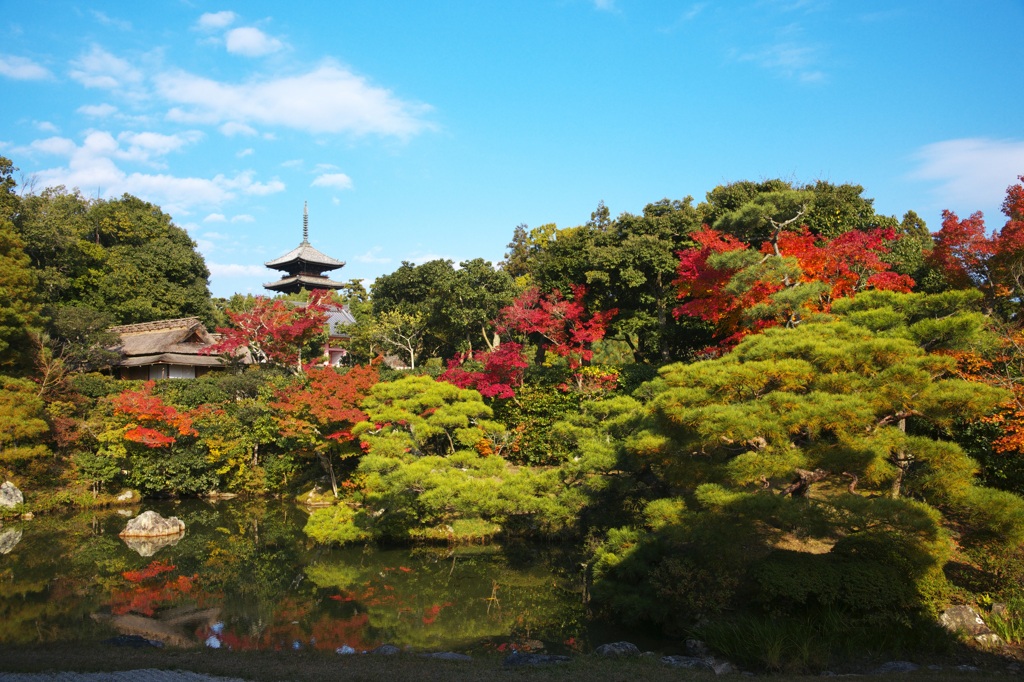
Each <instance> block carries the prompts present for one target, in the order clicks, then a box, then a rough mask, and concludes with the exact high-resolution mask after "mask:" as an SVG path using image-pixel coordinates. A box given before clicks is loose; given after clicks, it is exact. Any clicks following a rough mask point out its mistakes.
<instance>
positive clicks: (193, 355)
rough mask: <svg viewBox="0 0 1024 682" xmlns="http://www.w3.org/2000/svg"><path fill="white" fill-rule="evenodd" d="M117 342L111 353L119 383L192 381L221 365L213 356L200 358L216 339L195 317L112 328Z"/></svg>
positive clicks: (219, 360) (216, 357)
mask: <svg viewBox="0 0 1024 682" xmlns="http://www.w3.org/2000/svg"><path fill="white" fill-rule="evenodd" d="M110 331H112V332H114V333H115V334H117V335H118V336H119V337H120V338H121V340H120V343H118V345H117V346H115V347H114V349H113V350H115V351H117V352H119V353H120V354H121V359H120V360H119V361H118V362H117V363H115V364H114V375H115V376H117V377H118V378H120V379H146V380H148V379H194V378H195V377H197V376H202V375H203V374H205V373H207V372H209V371H211V370H217V369H223V368H224V364H223V362H222V361H221V359H220V357H218V356H216V355H203V354H201V353H200V351H202V350H203V349H204V348H207V347H208V346H211V345H212V344H213V343H214V342H215V341H216V339H215V338H214V336H213V335H212V334H210V332H208V331H206V327H205V326H203V323H202V322H200V321H199V318H197V317H182V318H179V319H176V320H158V321H156V322H142V323H140V324H127V325H123V326H120V327H112V328H111V330H110Z"/></svg>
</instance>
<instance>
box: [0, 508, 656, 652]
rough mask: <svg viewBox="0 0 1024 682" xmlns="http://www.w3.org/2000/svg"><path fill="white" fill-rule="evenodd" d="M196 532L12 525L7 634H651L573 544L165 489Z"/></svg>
mask: <svg viewBox="0 0 1024 682" xmlns="http://www.w3.org/2000/svg"><path fill="white" fill-rule="evenodd" d="M144 509H153V510H155V511H157V512H159V513H160V514H163V515H164V516H177V517H178V518H180V519H181V520H182V521H184V523H185V526H186V532H185V534H184V535H183V536H179V537H176V538H170V539H163V538H159V539H157V540H156V541H136V540H127V541H126V540H122V539H121V538H120V537H118V533H119V532H121V531H122V530H123V529H124V527H125V524H126V522H127V517H126V516H125V513H126V511H125V510H100V511H89V512H84V513H76V514H71V515H59V514H48V515H45V516H38V517H36V518H35V519H33V520H31V521H20V522H8V523H5V524H4V525H3V526H2V527H0V643H2V644H8V645H16V644H28V643H38V642H60V641H101V640H103V639H105V638H109V637H112V636H115V635H118V634H122V635H140V636H142V637H145V638H146V639H150V640H155V641H159V642H163V643H164V644H166V645H168V646H175V647H202V646H211V647H218V648H232V649H308V648H313V649H323V650H329V651H334V650H341V649H344V650H345V651H346V652H347V651H348V650H349V649H352V650H355V651H365V650H369V649H373V648H375V647H377V646H379V645H381V644H385V643H388V644H393V645H397V646H399V647H403V648H411V649H413V650H416V651H464V652H472V651H481V650H498V651H504V650H507V649H509V648H513V647H516V648H527V649H531V648H538V647H539V646H540V645H543V646H544V647H545V649H546V651H548V652H552V653H566V652H571V651H586V650H589V649H590V648H592V647H593V646H596V645H598V644H602V643H604V642H608V641H615V640H617V639H624V638H627V639H630V640H631V641H634V642H637V643H638V644H641V645H644V644H646V645H647V646H649V647H652V648H664V647H659V646H658V643H657V642H656V641H650V640H648V641H646V642H640V641H637V638H638V635H637V633H636V632H635V631H630V632H629V633H628V637H627V634H626V633H625V632H624V631H622V630H618V629H617V628H615V627H614V626H612V625H610V624H607V623H602V622H600V621H599V620H596V619H593V618H592V617H591V616H590V613H589V608H588V605H587V603H586V601H587V600H586V598H585V595H586V586H585V582H584V573H583V570H582V569H583V567H582V564H581V562H580V558H579V556H578V555H574V554H573V553H572V552H569V551H567V550H566V549H565V548H563V547H560V546H558V545H535V544H529V545H517V546H514V547H513V546H504V547H501V546H496V545H469V546H455V547H436V546H427V547H416V548H403V549H382V548H374V547H352V548H337V547H324V546H320V545H317V544H315V543H313V542H312V541H311V540H309V539H308V538H307V537H306V536H305V535H304V534H303V532H302V528H303V526H304V525H305V523H306V519H307V516H308V515H307V513H306V512H305V511H304V510H303V509H301V508H299V507H296V506H294V505H291V504H287V503H283V502H276V501H270V500H255V501H253V500H248V501H242V500H224V501H218V502H206V501H201V500H184V501H180V502H177V501H160V502H153V503H147V504H146V505H145V506H144V507H142V508H136V509H133V510H132V515H135V514H137V513H139V512H141V511H142V510H144Z"/></svg>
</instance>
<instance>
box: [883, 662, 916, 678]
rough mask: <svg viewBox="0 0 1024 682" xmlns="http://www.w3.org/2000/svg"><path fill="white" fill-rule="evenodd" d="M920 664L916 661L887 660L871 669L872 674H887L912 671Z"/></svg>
mask: <svg viewBox="0 0 1024 682" xmlns="http://www.w3.org/2000/svg"><path fill="white" fill-rule="evenodd" d="M920 667H921V666H919V665H918V664H917V663H911V662H910V661H889V662H888V663H883V664H882V665H880V666H878V667H877V668H875V669H874V670H872V671H871V673H872V674H874V675H888V674H890V673H912V672H914V671H915V670H918V669H919V668H920Z"/></svg>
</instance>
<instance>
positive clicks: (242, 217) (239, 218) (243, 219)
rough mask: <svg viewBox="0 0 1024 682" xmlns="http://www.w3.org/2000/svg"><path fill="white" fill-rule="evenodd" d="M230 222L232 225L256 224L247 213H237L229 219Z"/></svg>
mask: <svg viewBox="0 0 1024 682" xmlns="http://www.w3.org/2000/svg"><path fill="white" fill-rule="evenodd" d="M231 222H233V223H254V222H256V219H255V218H253V217H252V216H251V215H249V214H248V213H239V214H238V215H236V216H234V217H233V218H232V219H231Z"/></svg>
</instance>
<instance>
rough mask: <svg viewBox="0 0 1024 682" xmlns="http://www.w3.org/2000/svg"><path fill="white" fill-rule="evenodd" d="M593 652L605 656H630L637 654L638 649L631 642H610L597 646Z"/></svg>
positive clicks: (638, 652) (638, 653)
mask: <svg viewBox="0 0 1024 682" xmlns="http://www.w3.org/2000/svg"><path fill="white" fill-rule="evenodd" d="M594 653H595V654H597V655H598V656H604V657H605V658H631V657H633V656H639V655H640V649H639V648H638V647H637V645H636V644H633V643H632V642H612V643H610V644H602V645H601V646H599V647H597V648H596V649H594Z"/></svg>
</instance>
